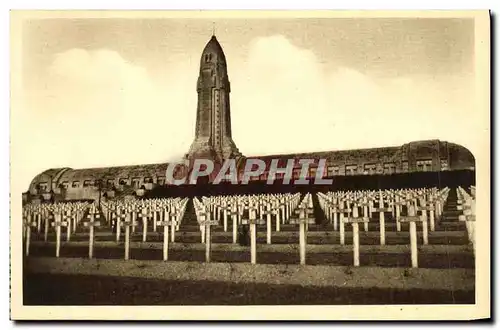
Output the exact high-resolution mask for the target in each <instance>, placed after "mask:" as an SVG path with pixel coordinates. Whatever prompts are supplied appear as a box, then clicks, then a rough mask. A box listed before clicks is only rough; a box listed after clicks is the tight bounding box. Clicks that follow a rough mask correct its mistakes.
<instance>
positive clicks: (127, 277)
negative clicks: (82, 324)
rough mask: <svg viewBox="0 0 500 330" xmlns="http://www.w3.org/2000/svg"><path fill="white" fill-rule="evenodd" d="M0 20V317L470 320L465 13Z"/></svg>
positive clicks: (69, 14)
mask: <svg viewBox="0 0 500 330" xmlns="http://www.w3.org/2000/svg"><path fill="white" fill-rule="evenodd" d="M10 16H11V31H10V34H11V45H10V47H11V50H10V52H11V63H10V65H11V94H10V95H11V109H10V120H11V122H10V126H11V143H10V148H11V149H10V153H11V155H10V157H11V216H10V227H11V232H10V238H11V241H10V247H11V259H10V263H11V264H10V273H11V318H12V319H15V320H16V319H18V320H47V319H58V320H75V319H87V320H106V319H109V320H140V319H150V320H166V319H168V320H173V319H176V320H207V319H211V320H234V319H238V320H257V319H263V320H273V319H274V320H278V319H279V320H299V319H316V320H356V319H385V320H387V319H395V320H396V319H397V320H433V319H436V320H438V319H448V320H470V319H478V318H487V317H489V316H490V267H491V265H490V253H491V248H490V221H491V219H490V79H489V72H490V13H489V12H488V11H392V12H391V11H388V12H383V11H363V12H361V11H326V10H325V11H69V10H68V11H22V10H19V11H11V14H10ZM476 195H477V201H478V203H479V204H478V207H477V208H476ZM476 212H477V214H478V221H476Z"/></svg>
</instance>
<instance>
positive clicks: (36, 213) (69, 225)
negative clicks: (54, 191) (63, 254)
mask: <svg viewBox="0 0 500 330" xmlns="http://www.w3.org/2000/svg"><path fill="white" fill-rule="evenodd" d="M89 208H95V205H94V204H91V203H88V202H74V203H54V204H28V205H26V206H24V207H23V238H24V239H25V244H26V255H29V246H30V240H31V230H32V228H35V229H36V231H37V232H38V233H40V232H41V230H42V226H43V228H44V241H45V242H46V241H47V236H48V233H49V226H52V227H54V229H55V231H56V236H57V241H56V256H57V257H58V256H59V249H60V245H61V227H66V229H67V234H66V239H67V240H68V241H69V240H70V238H71V233H74V232H75V231H76V228H77V225H78V224H79V223H80V222H82V220H83V215H84V214H85V212H86V211H87V209H89Z"/></svg>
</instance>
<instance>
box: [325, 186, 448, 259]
mask: <svg viewBox="0 0 500 330" xmlns="http://www.w3.org/2000/svg"><path fill="white" fill-rule="evenodd" d="M449 190H450V189H449V188H443V189H441V190H438V189H437V188H431V189H399V190H384V191H382V190H378V191H338V192H329V193H327V194H323V193H318V200H319V204H320V207H321V209H322V210H323V212H324V213H325V217H326V219H327V220H328V221H330V222H331V223H332V222H333V228H334V231H336V230H337V228H338V227H339V232H340V244H341V245H344V244H345V224H347V223H351V224H352V230H353V252H354V266H359V224H360V223H362V224H363V225H364V230H365V231H368V229H369V222H370V221H371V220H372V219H373V214H374V213H378V215H379V217H378V218H379V231H380V245H385V236H386V235H385V213H391V214H392V216H393V217H394V218H395V221H396V230H397V231H401V223H402V222H409V223H410V245H411V255H412V267H418V255H417V233H416V223H415V222H416V221H421V222H422V237H423V244H424V245H427V244H429V238H428V230H429V229H430V230H431V231H434V230H435V222H436V219H438V220H439V219H440V217H441V214H442V212H443V207H444V204H445V202H446V200H447V198H448V193H449ZM403 206H406V215H405V216H402V213H403ZM359 209H362V210H363V211H362V215H360V211H359ZM417 212H421V213H420V215H417ZM428 219H429V221H428ZM429 227H430V228H429Z"/></svg>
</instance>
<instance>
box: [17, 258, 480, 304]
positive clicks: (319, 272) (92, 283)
mask: <svg viewBox="0 0 500 330" xmlns="http://www.w3.org/2000/svg"><path fill="white" fill-rule="evenodd" d="M24 265H25V271H24V278H23V280H24V287H23V292H24V304H25V305H117V304H118V305H278V304H280V305H300V304H309V305H311V304H312V305H320V304H327V305H342V304H466V303H467V304H473V303H474V301H475V289H474V287H475V283H474V282H475V278H474V270H473V269H424V268H421V269H407V268H386V267H359V268H353V267H344V266H328V265H319V266H310V265H307V266H300V265H251V264H248V263H210V264H206V263H202V262H192V261H191V262H176V261H174V262H172V261H170V262H161V261H143V260H128V261H124V260H116V259H115V260H95V259H94V260H88V259H83V258H59V259H56V258H44V257H36V258H31V257H30V258H26V259H25V263H24Z"/></svg>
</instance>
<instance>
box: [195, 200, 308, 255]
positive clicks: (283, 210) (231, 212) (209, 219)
mask: <svg viewBox="0 0 500 330" xmlns="http://www.w3.org/2000/svg"><path fill="white" fill-rule="evenodd" d="M306 198H309V199H310V198H311V195H310V194H308V195H306V197H305V198H304V199H306ZM193 204H194V209H195V214H196V219H197V221H198V224H199V226H200V231H201V241H202V243H205V244H206V255H205V259H206V261H207V262H209V261H210V253H211V252H210V250H211V232H210V227H211V226H214V225H218V224H219V221H221V220H222V222H223V226H224V231H227V230H228V220H229V218H231V220H232V227H233V228H232V229H233V243H236V242H237V235H238V226H240V225H249V227H250V249H251V253H250V255H251V262H252V263H254V264H255V263H257V250H256V246H257V243H256V241H257V228H256V226H257V225H263V224H266V227H267V244H271V231H272V221H273V220H274V221H275V228H276V231H280V226H281V225H283V224H285V223H288V222H290V221H291V219H292V215H293V211H294V210H295V209H296V208H298V207H300V204H301V203H300V194H299V193H295V194H265V195H234V196H217V197H202V198H201V200H200V199H198V198H194V199H193ZM308 206H309V205H308ZM310 208H311V211H312V204H311V205H310ZM273 217H274V219H273Z"/></svg>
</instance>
